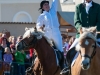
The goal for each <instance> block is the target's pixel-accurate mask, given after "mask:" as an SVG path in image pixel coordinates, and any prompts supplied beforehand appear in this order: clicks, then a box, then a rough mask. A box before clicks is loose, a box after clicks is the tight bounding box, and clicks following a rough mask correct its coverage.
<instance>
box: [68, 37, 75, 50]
mask: <svg viewBox="0 0 100 75" xmlns="http://www.w3.org/2000/svg"><path fill="white" fill-rule="evenodd" d="M74 40H75V37H71V38H70V40H69V43H68V50H69V48H70V46H71V45H72V43H73V42H74Z"/></svg>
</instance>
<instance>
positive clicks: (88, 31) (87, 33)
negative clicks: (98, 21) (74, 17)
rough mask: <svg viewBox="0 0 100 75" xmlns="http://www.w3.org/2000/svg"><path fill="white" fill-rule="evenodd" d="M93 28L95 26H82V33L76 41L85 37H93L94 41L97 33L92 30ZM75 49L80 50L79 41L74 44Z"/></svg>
mask: <svg viewBox="0 0 100 75" xmlns="http://www.w3.org/2000/svg"><path fill="white" fill-rule="evenodd" d="M94 29H95V27H91V28H84V27H83V28H82V31H83V33H82V34H80V37H79V40H78V42H79V41H81V40H83V39H85V38H87V37H88V38H91V39H93V40H94V41H96V39H97V38H96V36H97V34H96V32H93V31H94ZM76 50H77V51H79V50H80V45H79V43H78V44H77V45H76Z"/></svg>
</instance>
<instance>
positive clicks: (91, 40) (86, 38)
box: [76, 27, 96, 70]
mask: <svg viewBox="0 0 100 75" xmlns="http://www.w3.org/2000/svg"><path fill="white" fill-rule="evenodd" d="M82 31H83V32H82V34H81V35H80V37H79V43H78V45H77V46H76V50H78V51H79V52H80V55H81V57H82V61H81V67H82V69H83V70H87V69H89V67H90V63H91V59H92V58H93V56H94V55H95V52H96V27H91V28H82Z"/></svg>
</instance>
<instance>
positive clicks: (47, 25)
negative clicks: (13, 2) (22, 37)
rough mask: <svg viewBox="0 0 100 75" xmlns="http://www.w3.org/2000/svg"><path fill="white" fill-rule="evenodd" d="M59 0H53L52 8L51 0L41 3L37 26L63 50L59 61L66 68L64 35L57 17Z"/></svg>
mask: <svg viewBox="0 0 100 75" xmlns="http://www.w3.org/2000/svg"><path fill="white" fill-rule="evenodd" d="M57 5H58V0H53V3H52V6H51V8H50V6H49V1H42V2H41V3H40V9H39V10H41V14H40V16H39V18H38V20H37V24H36V28H37V30H38V31H43V32H44V36H46V37H47V38H48V39H50V40H52V41H53V42H54V44H55V46H56V48H57V49H58V50H59V51H60V52H61V56H62V61H61V62H60V63H61V64H60V63H59V65H60V67H61V69H63V68H64V55H63V53H64V52H63V48H62V36H61V33H60V30H59V26H60V24H59V22H58V17H57V7H58V6H57Z"/></svg>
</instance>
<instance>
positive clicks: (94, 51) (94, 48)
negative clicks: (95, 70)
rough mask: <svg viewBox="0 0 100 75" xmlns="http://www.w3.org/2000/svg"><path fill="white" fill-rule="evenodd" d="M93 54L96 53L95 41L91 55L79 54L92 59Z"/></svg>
mask: <svg viewBox="0 0 100 75" xmlns="http://www.w3.org/2000/svg"><path fill="white" fill-rule="evenodd" d="M79 52H80V54H81V51H79ZM95 54H96V42H95V46H93V52H92V55H91V56H88V55H81V56H82V57H87V58H90V59H92V58H93V57H94V56H95Z"/></svg>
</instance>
